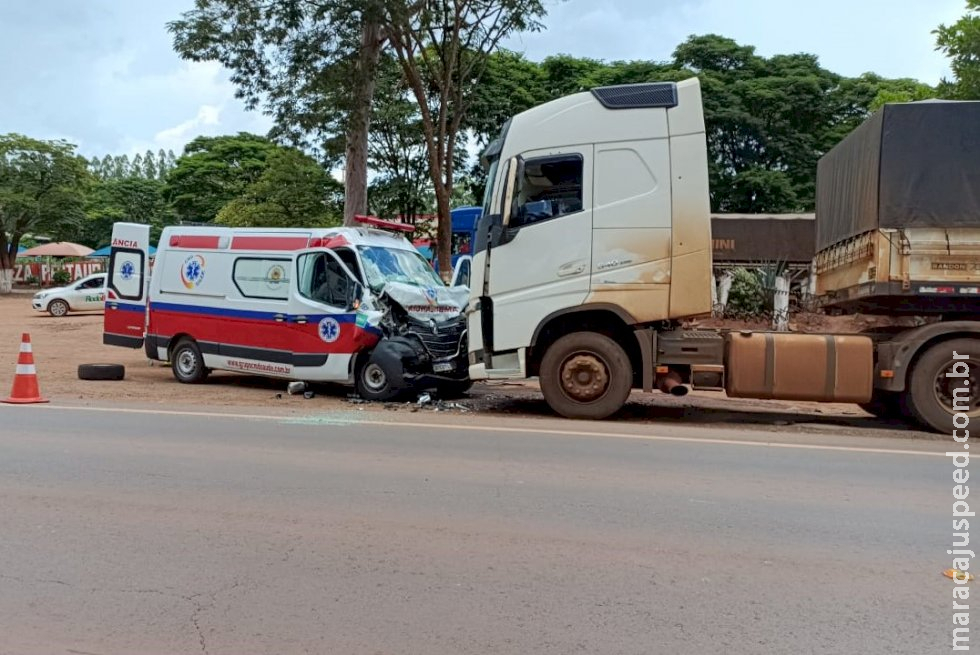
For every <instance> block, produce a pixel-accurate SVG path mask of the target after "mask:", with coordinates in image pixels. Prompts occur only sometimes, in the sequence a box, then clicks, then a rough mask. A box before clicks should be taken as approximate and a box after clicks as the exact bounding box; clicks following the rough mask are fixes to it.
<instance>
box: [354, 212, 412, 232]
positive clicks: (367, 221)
mask: <svg viewBox="0 0 980 655" xmlns="http://www.w3.org/2000/svg"><path fill="white" fill-rule="evenodd" d="M354 220H355V221H357V222H358V223H362V224H364V225H370V226H371V227H378V228H381V229H382V230H395V231H397V232H414V231H415V226H414V225H409V224H408V223H399V222H398V221H386V220H384V219H381V218H378V217H377V216H361V215H359V214H358V215H355V216H354Z"/></svg>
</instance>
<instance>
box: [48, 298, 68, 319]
mask: <svg viewBox="0 0 980 655" xmlns="http://www.w3.org/2000/svg"><path fill="white" fill-rule="evenodd" d="M48 313H49V314H51V315H52V316H55V317H57V318H61V317H62V316H67V315H68V303H66V302H65V301H64V300H61V299H60V298H57V299H55V300H52V301H51V302H50V303H48Z"/></svg>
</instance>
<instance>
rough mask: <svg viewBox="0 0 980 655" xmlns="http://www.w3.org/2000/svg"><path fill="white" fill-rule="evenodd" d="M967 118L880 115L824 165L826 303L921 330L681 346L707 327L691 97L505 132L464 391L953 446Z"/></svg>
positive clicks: (686, 89)
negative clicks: (508, 387)
mask: <svg viewBox="0 0 980 655" xmlns="http://www.w3.org/2000/svg"><path fill="white" fill-rule="evenodd" d="M978 112H980V103H912V104H910V105H908V106H905V105H889V106H886V107H885V109H884V110H883V111H882V112H880V113H878V114H876V115H875V116H874V117H873V118H871V119H870V120H869V121H868V122H867V123H866V124H865V125H863V126H862V127H861V128H860V129H859V130H857V131H856V132H855V133H854V134H852V135H850V136H849V137H847V138H846V139H845V140H844V141H843V142H842V143H841V144H839V145H838V146H837V147H836V148H834V149H833V150H832V151H831V152H830V153H828V154H827V155H826V156H825V157H824V158H823V159H822V160H821V162H820V166H819V169H818V192H817V193H818V206H817V216H816V229H817V247H818V249H819V252H818V253H817V257H816V259H815V265H816V267H817V268H816V270H817V273H816V274H817V284H816V286H817V289H818V292H819V293H820V294H821V298H822V300H823V302H824V303H825V304H826V306H827V307H831V308H834V309H835V310H837V311H852V310H857V309H859V310H861V311H876V312H878V313H884V314H886V315H892V314H894V315H899V314H905V315H908V314H912V315H915V316H921V317H923V320H922V323H923V324H922V325H920V326H919V327H916V328H912V329H905V328H896V329H892V330H881V331H878V332H874V333H866V334H795V333H777V332H754V331H725V330H700V329H692V328H689V327H687V325H688V324H689V323H690V322H691V321H692V320H693V319H697V318H699V317H703V316H706V315H709V314H710V312H711V284H712V283H711V272H712V234H711V212H710V206H709V194H708V192H709V187H708V154H707V145H706V138H705V126H704V115H703V109H702V103H701V89H700V84H699V82H698V80H697V79H690V80H686V81H683V82H677V83H674V82H669V83H648V84H635V85H625V86H614V87H602V88H597V89H594V90H592V91H589V92H584V93H577V94H574V95H570V96H566V97H564V98H560V99H558V100H554V101H552V102H549V103H546V104H543V105H540V106H538V107H535V108H532V109H530V110H528V111H525V112H523V113H521V114H518V115H516V116H514V117H512V118H511V119H510V120H509V121H508V122H507V123H506V124H505V125H504V126H503V128H502V129H501V132H500V135H499V136H498V138H497V139H496V140H494V141H493V142H492V143H491V144H490V146H489V147H488V148H487V150H486V152H485V153H484V155H483V157H482V159H483V164H484V166H485V168H486V170H487V174H488V177H487V187H486V194H485V197H484V200H483V208H482V214H481V219H480V224H479V228H478V230H477V235H476V241H475V244H474V246H475V247H474V257H473V262H472V277H471V284H470V298H469V302H468V306H467V316H468V349H469V354H468V357H469V374H470V377H471V378H472V379H475V380H479V379H488V378H490V379H493V378H525V377H535V376H536V377H538V378H539V379H540V384H541V389H542V392H543V393H544V397H545V399H546V401H547V402H548V404H549V405H550V407H551V408H552V409H553V410H554V411H556V412H557V413H559V414H561V415H563V416H566V417H570V418H581V419H603V418H606V417H609V416H611V415H613V414H615V413H616V412H617V411H618V410H619V409H620V408H621V407H622V406H623V404H624V403H625V402H626V400H627V398H628V396H629V394H630V392H631V390H633V389H637V388H639V389H643V390H644V391H652V390H654V389H659V390H661V391H663V392H666V393H672V394H675V395H682V394H684V393H686V392H687V389H688V388H689V387H693V388H694V389H706V390H712V391H717V392H721V393H725V394H727V395H728V396H729V397H739V398H759V399H783V400H805V401H824V402H853V403H858V404H861V405H862V406H863V407H865V408H866V409H868V410H869V411H871V412H872V413H876V414H881V415H894V416H903V417H906V418H909V419H912V420H915V421H917V422H919V423H921V424H922V425H924V426H926V427H928V428H931V429H934V430H938V431H943V432H952V431H953V430H954V429H958V428H962V427H963V425H964V424H965V423H966V422H968V421H969V419H970V418H972V417H974V416H976V415H977V414H978V411H980V410H978V403H980V377H978V375H977V373H978V370H977V363H976V362H977V358H978V357H980V320H978V318H980V317H978V316H977V312H976V309H975V308H976V305H975V304H974V301H975V300H976V299H980V256H978V255H980V250H978V249H976V248H978V247H980V192H978V191H977V190H978V189H980V158H978V155H980V139H978V137H980V121H978V120H977V117H978V116H980V113H978ZM957 434H958V433H957ZM957 438H959V437H957Z"/></svg>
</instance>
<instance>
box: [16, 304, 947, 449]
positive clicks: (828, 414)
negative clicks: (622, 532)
mask: <svg viewBox="0 0 980 655" xmlns="http://www.w3.org/2000/svg"><path fill="white" fill-rule="evenodd" d="M848 325H853V323H849V324H848ZM758 327H763V326H758ZM821 327H824V326H821ZM828 327H833V328H835V329H836V328H841V327H845V328H846V327H847V326H843V325H842V326H838V325H833V326H828ZM858 327H860V326H858ZM844 331H857V330H856V329H853V330H844ZM22 332H28V333H29V334H30V335H31V341H32V343H33V346H34V359H35V362H36V364H37V369H38V380H39V384H40V387H41V393H42V395H44V396H46V397H47V398H50V399H51V400H52V401H55V402H62V403H70V404H83V405H106V404H109V403H120V402H122V403H126V404H139V405H154V406H157V405H158V406H164V407H168V408H195V407H196V408H212V409H215V410H220V409H221V408H224V407H250V408H261V409H262V410H263V411H283V412H292V411H296V410H297V409H301V410H302V411H305V412H311V411H323V412H329V411H349V410H352V409H357V410H361V411H363V410H368V411H372V410H377V411H386V412H419V411H421V412H431V411H441V412H446V413H449V414H454V413H457V414H461V415H462V414H467V413H472V412H478V413H481V414H493V413H498V414H506V415H511V416H525V417H527V418H528V419H533V418H538V417H547V416H551V412H550V410H549V408H548V407H547V405H546V404H545V403H544V400H543V399H542V397H541V394H540V391H539V390H538V387H537V384H536V382H534V381H527V382H525V381H519V382H500V381H494V382H489V383H481V384H477V385H475V386H474V388H473V390H472V392H471V393H470V394H469V397H467V398H464V399H462V400H459V401H453V402H446V403H438V402H434V403H431V404H426V405H422V406H421V407H420V406H419V405H418V404H417V403H415V402H411V403H384V404H381V403H378V404H375V403H371V404H367V403H364V402H363V401H360V400H359V399H357V398H356V397H352V391H353V390H352V389H349V388H346V387H343V386H319V387H315V388H314V391H315V396H314V397H313V398H312V399H304V398H303V397H302V396H289V395H288V394H287V393H286V382H285V381H283V380H274V379H270V378H262V377H252V376H244V375H239V374H234V373H225V372H215V373H214V375H213V376H212V377H210V378H209V380H208V382H207V383H206V384H204V385H184V384H180V383H178V382H177V381H176V380H174V378H173V375H172V374H171V372H170V368H169V366H167V365H166V364H163V363H161V362H149V361H148V360H147V359H146V357H145V356H144V354H143V351H142V350H141V349H140V350H128V349H125V348H118V347H112V346H104V345H103V344H102V314H101V313H100V312H93V313H84V314H69V315H68V316H66V317H63V318H54V317H52V316H49V315H48V314H46V313H45V314H42V313H40V312H35V311H34V310H33V309H32V308H31V295H30V293H24V292H15V293H14V294H12V295H10V296H0V394H2V396H3V397H6V395H7V393H8V390H9V388H10V387H9V386H4V385H9V384H10V381H11V380H12V379H13V374H14V367H15V365H16V362H17V354H18V349H19V345H20V336H21V333H22ZM97 362H112V363H118V364H123V365H125V366H126V378H125V380H123V381H117V382H93V381H82V380H79V379H78V376H77V367H78V365H79V364H83V363H97ZM355 406H356V407H355ZM618 420H625V421H631V422H636V423H646V422H655V423H660V424H662V423H672V422H674V423H683V424H704V425H717V426H722V425H724V426H730V427H731V426H743V427H747V428H748V427H751V428H752V429H770V430H779V431H783V432H785V431H787V430H798V431H802V432H822V433H838V432H839V433H848V434H851V433H853V434H861V435H862V436H890V437H900V438H941V435H928V434H926V433H922V432H918V431H915V430H912V429H910V428H908V427H907V426H906V425H905V424H904V423H902V422H900V421H898V420H894V421H891V420H885V421H882V420H878V419H873V418H871V417H870V416H869V415H868V414H866V413H865V412H863V411H862V410H861V409H860V408H858V407H857V406H856V405H845V404H817V403H795V402H792V403H791V402H780V401H755V400H742V399H729V398H726V397H724V395H723V394H717V393H709V392H692V393H690V394H689V395H687V396H685V397H683V398H675V397H673V396H668V395H665V394H661V393H658V392H655V393H653V394H642V393H639V392H634V395H633V398H632V399H631V401H630V403H629V404H628V405H627V407H626V408H625V409H624V411H623V412H622V414H621V415H620V416H619V417H618Z"/></svg>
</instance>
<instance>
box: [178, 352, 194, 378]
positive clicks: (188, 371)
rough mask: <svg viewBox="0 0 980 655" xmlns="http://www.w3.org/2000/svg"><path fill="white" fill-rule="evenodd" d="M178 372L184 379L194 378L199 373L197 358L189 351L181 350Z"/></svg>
mask: <svg viewBox="0 0 980 655" xmlns="http://www.w3.org/2000/svg"><path fill="white" fill-rule="evenodd" d="M177 370H178V371H180V374H181V375H183V376H184V377H188V378H189V377H193V376H194V374H195V373H197V358H196V357H194V353H192V352H191V351H189V350H181V351H180V353H179V354H178V355H177Z"/></svg>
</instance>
